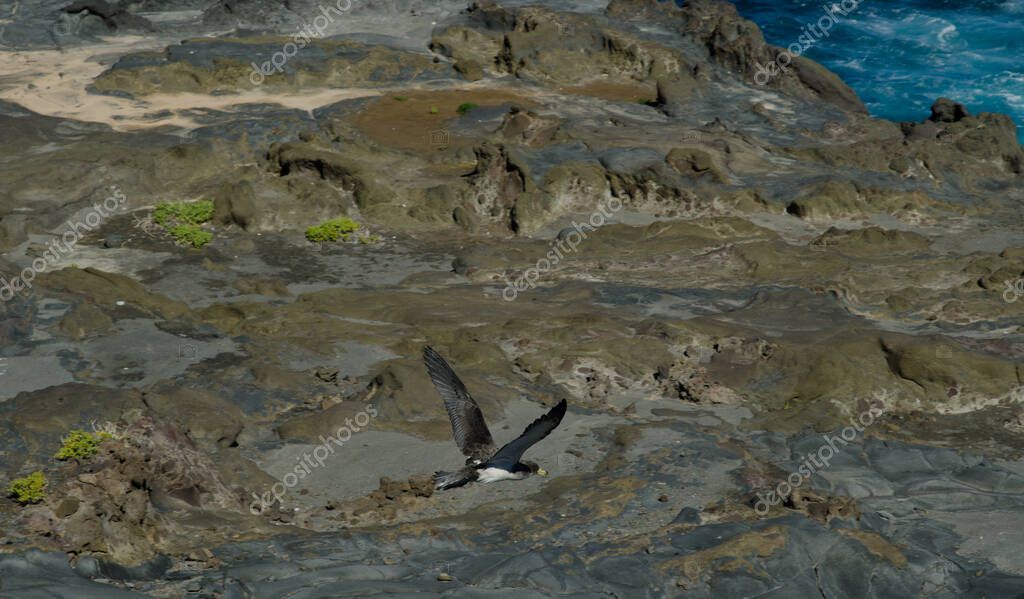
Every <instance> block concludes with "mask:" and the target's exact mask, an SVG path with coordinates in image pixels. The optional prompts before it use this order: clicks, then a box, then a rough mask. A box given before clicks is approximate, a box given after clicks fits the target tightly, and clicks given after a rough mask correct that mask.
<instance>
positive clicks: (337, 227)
mask: <svg viewBox="0 0 1024 599" xmlns="http://www.w3.org/2000/svg"><path fill="white" fill-rule="evenodd" d="M357 230H359V223H357V222H356V221H354V220H352V219H351V218H346V217H344V216H342V217H340V218H333V219H331V220H328V221H324V222H322V223H320V224H319V225H316V226H315V227H310V228H308V229H306V239H308V240H310V241H338V240H339V239H341V240H348V238H349V236H350V235H351V234H352V233H354V232H355V231H357Z"/></svg>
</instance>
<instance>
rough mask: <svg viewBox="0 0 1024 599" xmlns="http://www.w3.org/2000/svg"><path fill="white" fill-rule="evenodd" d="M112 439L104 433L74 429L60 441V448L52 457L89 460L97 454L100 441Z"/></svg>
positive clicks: (111, 436)
mask: <svg viewBox="0 0 1024 599" xmlns="http://www.w3.org/2000/svg"><path fill="white" fill-rule="evenodd" d="M113 438H114V437H113V435H111V434H110V433H107V432H104V431H100V432H97V433H87V432H85V431H83V430H78V429H76V430H73V431H71V432H70V433H68V436H66V437H64V438H63V439H61V443H62V445H61V448H60V449H59V450H57V453H56V454H55V455H54V456H53V457H55V458H57V459H58V460H70V459H84V458H90V457H92V456H94V455H96V453H97V452H99V450H100V441H103V440H104V439H113Z"/></svg>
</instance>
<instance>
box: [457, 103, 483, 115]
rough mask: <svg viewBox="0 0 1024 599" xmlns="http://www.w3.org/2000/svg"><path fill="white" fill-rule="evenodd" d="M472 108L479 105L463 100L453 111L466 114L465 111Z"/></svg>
mask: <svg viewBox="0 0 1024 599" xmlns="http://www.w3.org/2000/svg"><path fill="white" fill-rule="evenodd" d="M474 108H480V105H479V104H474V103H473V102H463V103H462V104H459V107H458V108H456V109H455V111H456V112H458V113H459V114H466V113H467V112H469V111H470V110H473V109H474Z"/></svg>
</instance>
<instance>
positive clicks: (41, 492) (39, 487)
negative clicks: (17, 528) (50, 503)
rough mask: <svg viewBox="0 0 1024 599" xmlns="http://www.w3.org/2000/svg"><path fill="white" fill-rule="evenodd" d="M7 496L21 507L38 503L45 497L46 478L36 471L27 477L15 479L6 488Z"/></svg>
mask: <svg viewBox="0 0 1024 599" xmlns="http://www.w3.org/2000/svg"><path fill="white" fill-rule="evenodd" d="M7 495H8V496H10V497H13V498H14V500H15V501H17V502H18V503H20V504H22V505H28V504H30V503H39V502H40V501H42V500H43V498H44V497H46V476H44V475H43V473H42V472H41V471H39V470H36V471H35V472H33V473H32V474H29V475H28V476H24V477H22V478H16V479H14V480H12V481H11V484H10V485H8V486H7Z"/></svg>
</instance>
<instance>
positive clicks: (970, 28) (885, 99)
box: [734, 0, 1024, 140]
mask: <svg viewBox="0 0 1024 599" xmlns="http://www.w3.org/2000/svg"><path fill="white" fill-rule="evenodd" d="M734 1H735V2H736V5H737V7H738V8H739V10H740V13H741V14H742V15H743V16H744V17H746V18H748V19H750V20H752V21H754V22H755V23H757V24H758V26H760V27H761V30H762V31H763V32H764V36H765V39H766V40H767V41H768V42H769V43H771V44H774V45H776V46H781V47H783V48H785V47H788V46H789V45H790V44H793V43H796V42H798V40H799V37H800V35H801V34H803V33H805V32H806V31H807V30H806V29H805V27H807V26H808V25H810V24H813V23H816V22H817V21H818V19H819V18H821V17H823V16H825V14H826V12H825V11H826V9H827V8H828V7H829V6H831V5H833V4H837V0H828V1H827V2H826V1H822V0H818V1H809V2H808V1H801V0H734ZM853 4H855V3H854V2H853V1H852V0H847V1H846V6H847V7H849V6H851V5H853ZM833 14H834V15H835V16H836V19H837V22H836V23H835V24H834V25H833V26H832V27H831V30H830V31H829V32H828V35H827V37H825V36H820V35H814V36H812V37H811V38H810V39H813V40H814V43H813V44H812V45H811V46H810V48H809V49H807V50H806V51H805V52H804V55H805V56H807V57H809V58H812V59H814V60H816V61H818V62H820V63H822V64H824V65H825V66H827V67H828V68H830V69H831V70H833V71H835V72H836V73H838V74H839V76H841V77H842V78H843V80H844V81H846V83H847V84H849V85H850V87H852V88H853V89H854V91H856V92H857V94H858V95H859V96H860V97H861V99H862V100H864V103H865V104H867V106H868V109H869V110H870V111H871V114H873V115H876V116H880V117H884V118H887V119H891V120H895V121H920V120H922V119H924V118H926V117H927V116H928V114H929V110H928V109H929V107H930V106H931V104H932V102H933V101H934V100H935V99H936V98H938V97H939V96H945V97H948V98H951V99H953V100H955V101H957V102H961V103H963V104H964V105H966V106H967V109H968V111H969V112H970V113H971V114H977V113H978V112H984V111H988V112H1002V113H1006V114H1009V115H1010V116H1012V117H1013V119H1014V121H1015V122H1016V123H1017V133H1018V136H1019V137H1020V138H1021V139H1022V140H1024V0H981V1H977V2H963V1H961V0H899V1H881V0H861V1H860V2H859V3H856V8H854V9H853V10H851V11H850V12H849V13H848V15H847V16H842V15H841V14H840V13H839V12H835V13H833ZM804 39H805V40H806V39H808V38H807V37H805V38H804Z"/></svg>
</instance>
